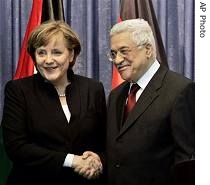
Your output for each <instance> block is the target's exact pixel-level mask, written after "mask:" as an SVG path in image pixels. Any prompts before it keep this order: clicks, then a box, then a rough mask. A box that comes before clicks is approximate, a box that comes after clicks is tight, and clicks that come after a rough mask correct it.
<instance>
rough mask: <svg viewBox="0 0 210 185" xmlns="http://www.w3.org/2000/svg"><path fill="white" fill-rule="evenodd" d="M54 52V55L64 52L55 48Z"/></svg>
mask: <svg viewBox="0 0 210 185" xmlns="http://www.w3.org/2000/svg"><path fill="white" fill-rule="evenodd" d="M52 54H54V55H61V54H62V52H61V51H58V50H55V51H53V52H52Z"/></svg>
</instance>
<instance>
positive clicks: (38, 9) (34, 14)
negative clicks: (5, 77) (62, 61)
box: [14, 0, 64, 79]
mask: <svg viewBox="0 0 210 185" xmlns="http://www.w3.org/2000/svg"><path fill="white" fill-rule="evenodd" d="M50 19H52V20H64V12H63V2H62V0H33V4H32V9H31V14H30V17H29V21H28V25H27V28H26V33H25V37H24V40H23V44H22V48H21V52H20V57H19V61H18V65H17V69H16V73H15V76H14V79H18V78H23V77H26V76H30V75H32V74H34V64H33V61H32V59H31V57H30V55H29V54H28V53H27V41H28V38H29V35H30V33H31V31H32V30H33V29H34V28H35V27H36V26H38V25H40V24H41V23H42V22H44V21H47V20H50Z"/></svg>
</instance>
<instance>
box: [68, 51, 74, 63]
mask: <svg viewBox="0 0 210 185" xmlns="http://www.w3.org/2000/svg"><path fill="white" fill-rule="evenodd" d="M73 60H74V50H72V51H70V57H69V63H71V62H72V61H73Z"/></svg>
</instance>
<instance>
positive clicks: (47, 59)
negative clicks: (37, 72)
mask: <svg viewBox="0 0 210 185" xmlns="http://www.w3.org/2000/svg"><path fill="white" fill-rule="evenodd" d="M45 62H46V63H48V64H50V63H53V62H54V60H53V57H52V55H46V58H45Z"/></svg>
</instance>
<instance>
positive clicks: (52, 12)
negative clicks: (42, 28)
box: [0, 0, 64, 185]
mask: <svg viewBox="0 0 210 185" xmlns="http://www.w3.org/2000/svg"><path fill="white" fill-rule="evenodd" d="M50 19H52V20H64V12H63V2H62V0H33V4H32V9H31V13H30V17H29V21H28V25H27V28H26V32H25V37H24V39H23V43H22V48H21V52H20V57H19V61H18V65H17V70H16V73H15V75H14V79H18V78H23V77H26V76H30V75H32V74H34V64H33V61H32V59H31V58H30V56H29V54H28V53H27V40H28V38H29V35H30V33H31V31H32V30H33V29H34V28H35V27H36V26H38V25H39V24H40V23H41V22H44V21H47V20H50ZM1 141H2V130H1V127H0V185H5V184H6V179H7V176H8V173H9V171H10V168H11V162H10V161H9V159H8V158H7V156H6V153H5V151H4V148H3V144H2V142H1Z"/></svg>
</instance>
